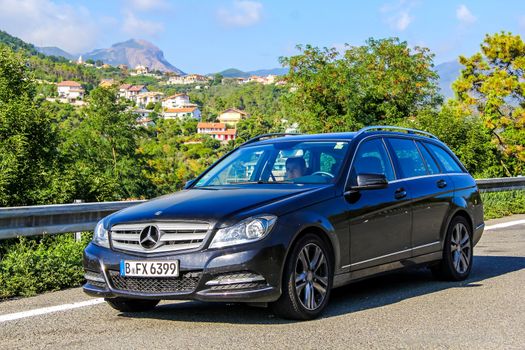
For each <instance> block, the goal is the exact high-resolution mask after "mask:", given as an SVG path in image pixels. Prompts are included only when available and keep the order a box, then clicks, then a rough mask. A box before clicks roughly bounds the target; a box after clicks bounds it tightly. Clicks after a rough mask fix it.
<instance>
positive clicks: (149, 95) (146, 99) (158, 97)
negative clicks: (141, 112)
mask: <svg viewBox="0 0 525 350" xmlns="http://www.w3.org/2000/svg"><path fill="white" fill-rule="evenodd" d="M163 97H164V94H163V93H162V92H158V91H147V92H141V93H139V94H138V95H137V96H136V97H135V102H136V103H137V104H138V105H139V106H142V107H145V106H147V105H148V104H150V103H154V104H155V103H157V102H160V101H162V98H163Z"/></svg>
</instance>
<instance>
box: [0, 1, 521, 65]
mask: <svg viewBox="0 0 525 350" xmlns="http://www.w3.org/2000/svg"><path fill="white" fill-rule="evenodd" d="M503 3H504V5H503ZM0 9H1V11H0V29H2V30H5V31H7V32H8V33H10V34H12V35H15V36H18V37H20V38H21V39H23V40H25V41H27V42H30V43H32V44H34V45H36V46H57V47H60V48H62V49H64V50H66V51H68V52H71V53H75V54H77V53H85V52H89V51H91V50H93V49H95V48H105V47H109V46H111V45H112V44H114V43H117V42H122V41H126V40H128V39H130V38H135V39H145V40H148V41H151V42H152V43H153V44H155V45H156V46H158V47H159V48H160V49H161V50H163V51H164V56H165V57H166V59H167V60H168V61H169V62H170V63H172V64H173V65H175V66H176V67H178V68H180V69H181V70H183V71H185V72H187V73H201V74H207V73H213V72H218V71H222V70H224V69H227V68H232V67H234V68H238V69H241V70H244V71H248V70H256V69H263V68H274V67H279V57H281V56H291V55H294V54H297V53H298V51H297V49H296V45H297V44H311V45H314V46H319V47H336V48H343V47H344V44H349V45H363V44H365V41H366V40H367V39H368V38H370V37H373V38H375V39H380V38H388V37H398V38H400V39H401V40H403V41H407V42H408V44H409V45H410V46H417V45H418V46H425V47H428V48H430V50H431V51H432V52H433V53H434V54H435V58H434V62H435V64H439V63H442V62H448V61H451V60H457V58H458V56H459V55H467V56H468V55H472V54H474V53H475V52H477V51H479V46H480V44H481V42H482V41H483V38H484V36H485V34H487V33H489V34H492V33H496V32H500V31H502V30H503V31H509V32H512V33H514V34H520V35H521V36H522V37H525V1H524V0H505V1H501V0H500V1H492V0H478V1H474V0H472V1H451V0H440V1H430V0H427V1H424V0H391V1H390V0H384V1H373V0H368V1H363V0H361V1H357V0H355V1H354V0H346V1H345V0H340V1H335V0H325V1H310V0H301V1H299V0H267V1H264V0H214V1H212V0H69V1H65V0H0Z"/></svg>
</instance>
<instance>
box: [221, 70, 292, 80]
mask: <svg viewBox="0 0 525 350" xmlns="http://www.w3.org/2000/svg"><path fill="white" fill-rule="evenodd" d="M286 73H288V68H272V69H258V70H252V71H248V72H243V71H242V70H239V69H237V68H229V69H226V70H223V71H222V72H219V74H221V75H222V76H223V77H225V78H248V77H249V76H251V75H258V76H266V75H270V74H273V75H285V74H286Z"/></svg>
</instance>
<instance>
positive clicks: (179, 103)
mask: <svg viewBox="0 0 525 350" xmlns="http://www.w3.org/2000/svg"><path fill="white" fill-rule="evenodd" d="M188 106H189V107H195V106H193V105H192V106H190V97H189V96H188V95H186V94H175V95H171V96H169V97H166V98H165V99H164V100H162V107H163V108H178V107H188Z"/></svg>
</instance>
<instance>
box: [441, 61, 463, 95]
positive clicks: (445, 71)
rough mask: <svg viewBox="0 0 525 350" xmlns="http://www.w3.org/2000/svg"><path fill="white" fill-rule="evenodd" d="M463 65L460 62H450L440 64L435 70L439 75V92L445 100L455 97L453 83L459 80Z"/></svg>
mask: <svg viewBox="0 0 525 350" xmlns="http://www.w3.org/2000/svg"><path fill="white" fill-rule="evenodd" d="M462 68H463V65H461V64H460V63H459V62H458V61H449V62H443V63H441V64H438V65H437V66H436V67H435V68H434V70H435V71H436V73H437V74H438V75H439V90H440V92H441V94H443V96H445V98H452V97H454V91H452V83H453V82H454V81H455V80H456V79H457V78H459V75H460V74H461V69H462Z"/></svg>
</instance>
